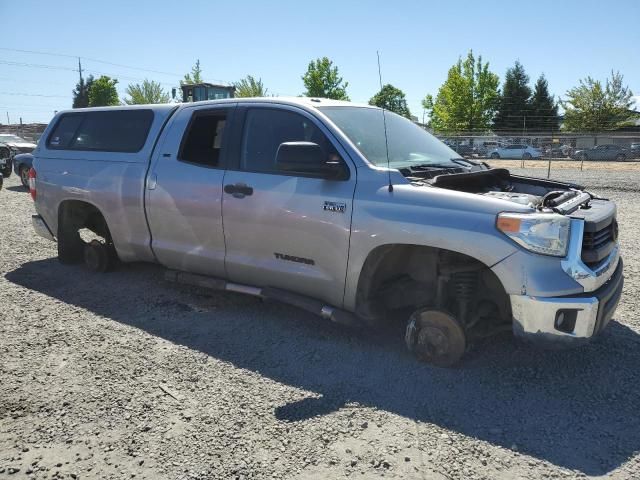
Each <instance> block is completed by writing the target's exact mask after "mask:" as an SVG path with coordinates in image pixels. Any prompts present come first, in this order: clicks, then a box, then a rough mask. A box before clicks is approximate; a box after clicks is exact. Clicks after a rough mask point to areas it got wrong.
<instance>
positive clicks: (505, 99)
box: [493, 61, 531, 132]
mask: <svg viewBox="0 0 640 480" xmlns="http://www.w3.org/2000/svg"><path fill="white" fill-rule="evenodd" d="M530 100H531V88H529V76H528V75H527V74H526V72H525V71H524V67H523V66H522V64H521V63H520V62H518V61H516V63H515V65H514V66H513V67H511V68H509V69H508V70H507V73H506V75H505V77H504V85H503V86H502V93H501V94H500V99H499V101H498V111H497V112H496V116H495V118H494V119H493V128H494V130H495V131H498V132H521V131H523V129H525V128H526V126H527V123H528V122H527V119H526V117H527V115H529V114H530V112H529V102H530Z"/></svg>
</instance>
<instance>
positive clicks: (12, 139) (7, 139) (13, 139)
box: [0, 134, 26, 143]
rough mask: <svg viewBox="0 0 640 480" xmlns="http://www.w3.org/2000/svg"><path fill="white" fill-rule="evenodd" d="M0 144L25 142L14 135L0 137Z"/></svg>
mask: <svg viewBox="0 0 640 480" xmlns="http://www.w3.org/2000/svg"><path fill="white" fill-rule="evenodd" d="M0 142H17V143H25V142H26V140H24V139H23V138H20V137H18V136H16V135H4V134H2V135H0Z"/></svg>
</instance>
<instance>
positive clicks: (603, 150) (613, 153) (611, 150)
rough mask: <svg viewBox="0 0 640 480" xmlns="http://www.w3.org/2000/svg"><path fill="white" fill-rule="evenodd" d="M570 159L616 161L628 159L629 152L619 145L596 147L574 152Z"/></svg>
mask: <svg viewBox="0 0 640 480" xmlns="http://www.w3.org/2000/svg"><path fill="white" fill-rule="evenodd" d="M572 158H574V159H576V160H617V161H619V162H620V161H624V160H626V159H627V158H630V154H629V151H628V150H627V149H626V148H624V147H621V146H620V145H596V146H595V147H592V148H586V149H582V150H576V151H575V152H573V155H572Z"/></svg>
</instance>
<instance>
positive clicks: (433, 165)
mask: <svg viewBox="0 0 640 480" xmlns="http://www.w3.org/2000/svg"><path fill="white" fill-rule="evenodd" d="M409 168H411V169H425V168H453V169H457V168H460V166H459V165H456V164H453V165H452V164H448V165H445V164H443V163H421V164H420V165H411V166H410V167H409Z"/></svg>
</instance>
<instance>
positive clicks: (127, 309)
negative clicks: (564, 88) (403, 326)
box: [0, 169, 640, 479]
mask: <svg viewBox="0 0 640 480" xmlns="http://www.w3.org/2000/svg"><path fill="white" fill-rule="evenodd" d="M519 172H521V171H519ZM530 172H531V173H533V174H536V175H542V174H546V171H544V172H543V171H542V170H539V169H535V170H531V171H530ZM554 173H555V174H557V175H555V176H560V177H562V178H565V179H569V180H573V181H577V182H582V183H584V184H586V185H588V186H590V187H592V188H593V190H594V191H597V192H598V193H600V194H602V195H606V196H607V197H610V198H612V199H614V200H616V201H617V202H618V205H619V220H620V225H621V238H622V243H623V248H624V255H625V262H626V263H625V271H626V285H625V294H624V297H623V299H622V302H621V304H620V306H619V309H618V312H617V314H616V317H615V320H616V321H614V322H613V323H612V324H611V325H610V326H609V327H608V328H607V329H606V330H605V332H603V334H602V336H601V337H600V338H599V339H598V341H596V342H594V343H592V344H591V345H589V346H587V347H584V348H582V349H577V350H570V351H560V352H557V351H554V352H549V351H540V350H535V349H532V348H529V347H526V346H523V345H520V344H518V343H516V342H514V341H513V339H512V338H511V336H510V335H508V334H507V335H504V336H501V337H497V338H494V339H491V340H488V341H486V342H485V343H484V344H482V345H479V346H477V347H476V348H475V349H474V350H473V351H472V352H471V353H470V354H469V355H468V357H467V358H466V362H465V363H464V365H463V366H462V367H460V368H457V369H451V370H442V369H437V368H433V367H430V366H428V365H424V364H420V363H417V362H416V361H415V360H414V359H413V358H412V357H411V356H409V355H408V354H407V353H406V352H405V351H404V348H403V344H402V339H401V335H400V332H388V333H386V334H376V335H373V334H362V333H358V332H353V331H347V330H345V329H342V328H339V327H335V326H332V325H329V324H327V323H324V322H323V321H322V320H320V319H317V318H315V317H312V316H310V315H307V314H305V313H303V312H300V311H298V310H296V309H294V308H290V307H286V306H282V305H278V304H270V303H262V302H260V301H259V300H256V299H253V298H247V297H242V296H237V295H232V294H229V293H220V294H213V295H205V294H204V293H202V292H197V291H192V290H189V289H186V288H185V289H178V288H176V287H174V286H172V285H170V284H166V283H165V282H164V281H163V280H162V273H163V271H162V269H161V268H159V267H156V266H153V265H125V266H122V267H120V268H119V270H118V271H116V272H114V273H110V274H106V275H102V276H100V275H92V274H89V273H87V272H86V271H85V270H83V268H82V267H63V266H61V265H59V264H58V262H57V260H56V259H55V245H54V244H53V243H49V242H47V241H45V240H43V239H40V238H37V237H36V236H35V235H34V234H33V233H32V230H31V226H30V215H31V213H32V211H33V206H32V203H31V199H30V198H29V196H28V194H27V193H25V191H24V190H23V189H22V188H21V187H19V186H18V180H17V179H16V178H15V176H12V177H11V178H10V179H8V181H7V182H5V188H4V189H3V190H2V191H0V254H1V256H0V479H5V478H11V479H13V478H38V479H40V478H98V479H111V478H113V479H125V478H133V477H135V478H147V479H198V478H199V479H205V478H206V479H208V478H221V479H228V478H305V479H326V478H377V477H383V476H384V477H392V478H427V479H432V478H433V479H482V478H487V479H496V478H497V479H512V478H532V479H533V478H584V477H585V476H588V477H602V476H604V477H611V478H617V479H623V478H640V387H639V385H640V320H639V319H638V315H637V312H638V306H639V303H638V300H637V299H638V294H639V293H640V291H639V290H640V260H638V259H639V258H640V242H638V241H637V238H638V236H640V193H639V189H640V172H638V171H637V169H635V170H620V171H610V170H586V171H585V172H582V173H581V172H578V171H575V170H567V169H564V170H561V171H560V170H559V171H558V172H554Z"/></svg>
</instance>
